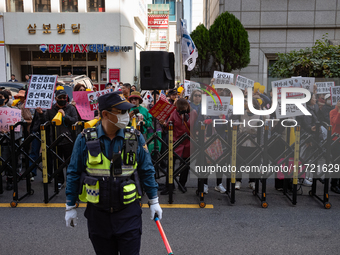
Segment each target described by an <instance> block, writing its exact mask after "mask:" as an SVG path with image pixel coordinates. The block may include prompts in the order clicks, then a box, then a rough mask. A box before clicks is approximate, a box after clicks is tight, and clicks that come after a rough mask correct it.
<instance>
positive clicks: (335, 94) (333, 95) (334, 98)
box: [331, 86, 340, 105]
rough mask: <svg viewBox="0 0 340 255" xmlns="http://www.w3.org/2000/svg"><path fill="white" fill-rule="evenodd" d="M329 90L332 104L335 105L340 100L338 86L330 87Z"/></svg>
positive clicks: (339, 87)
mask: <svg viewBox="0 0 340 255" xmlns="http://www.w3.org/2000/svg"><path fill="white" fill-rule="evenodd" d="M331 92H332V93H331V100H332V105H336V104H337V102H338V101H340V86H336V87H332V88H331Z"/></svg>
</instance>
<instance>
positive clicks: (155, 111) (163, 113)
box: [149, 99, 176, 121]
mask: <svg viewBox="0 0 340 255" xmlns="http://www.w3.org/2000/svg"><path fill="white" fill-rule="evenodd" d="M175 109H176V107H175V106H173V105H171V104H169V103H168V102H165V101H163V100H162V99H160V100H158V102H157V103H156V104H155V105H154V106H153V107H152V108H151V109H150V111H149V113H150V114H151V115H152V116H153V117H155V118H156V119H158V120H164V121H165V120H166V119H167V118H168V117H169V115H170V114H171V113H172V112H173V111H174V110H175Z"/></svg>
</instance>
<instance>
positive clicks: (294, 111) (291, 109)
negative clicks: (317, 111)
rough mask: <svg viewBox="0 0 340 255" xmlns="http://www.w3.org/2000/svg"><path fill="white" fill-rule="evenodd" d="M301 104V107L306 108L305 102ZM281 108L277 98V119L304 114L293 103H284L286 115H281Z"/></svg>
mask: <svg viewBox="0 0 340 255" xmlns="http://www.w3.org/2000/svg"><path fill="white" fill-rule="evenodd" d="M302 105H303V107H305V108H307V106H306V104H302ZM281 108H282V105H281V100H278V102H277V108H276V118H277V119H282V118H289V117H295V116H301V115H304V113H303V112H302V111H301V110H300V109H299V108H298V107H297V106H296V105H295V104H287V105H286V115H281Z"/></svg>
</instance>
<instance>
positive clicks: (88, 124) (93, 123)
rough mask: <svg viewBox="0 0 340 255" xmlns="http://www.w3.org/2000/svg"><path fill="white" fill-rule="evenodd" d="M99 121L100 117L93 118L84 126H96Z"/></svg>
mask: <svg viewBox="0 0 340 255" xmlns="http://www.w3.org/2000/svg"><path fill="white" fill-rule="evenodd" d="M98 121H100V118H99V119H93V120H90V121H87V122H85V124H84V128H91V127H94V126H95V125H96V124H97V122H98Z"/></svg>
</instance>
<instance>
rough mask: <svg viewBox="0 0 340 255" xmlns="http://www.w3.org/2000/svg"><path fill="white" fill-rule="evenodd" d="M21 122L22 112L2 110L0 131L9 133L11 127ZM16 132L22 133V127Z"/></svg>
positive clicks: (9, 109)
mask: <svg viewBox="0 0 340 255" xmlns="http://www.w3.org/2000/svg"><path fill="white" fill-rule="evenodd" d="M18 121H21V110H19V109H15V108H9V107H8V108H7V107H1V108H0V131H5V132H9V127H10V126H11V125H14V124H15V123H17V122H18ZM14 131H15V132H19V131H20V126H18V127H16V128H15V129H14Z"/></svg>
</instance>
